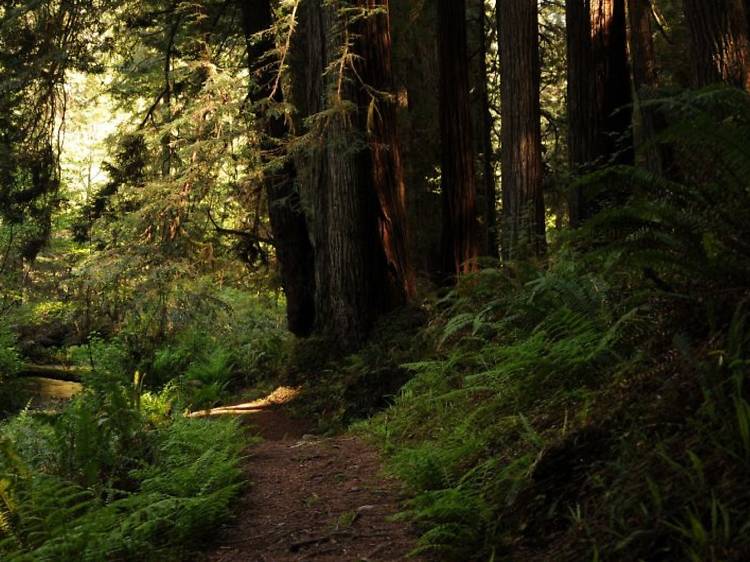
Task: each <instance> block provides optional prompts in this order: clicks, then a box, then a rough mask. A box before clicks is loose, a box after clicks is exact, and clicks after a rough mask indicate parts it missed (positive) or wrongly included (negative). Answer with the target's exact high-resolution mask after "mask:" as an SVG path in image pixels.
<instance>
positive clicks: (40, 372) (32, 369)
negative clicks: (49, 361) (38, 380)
mask: <svg viewBox="0 0 750 562" xmlns="http://www.w3.org/2000/svg"><path fill="white" fill-rule="evenodd" d="M90 372H91V369H87V368H86V367H74V366H70V365H35V364H33V363H25V364H24V365H23V366H22V367H21V370H20V371H19V372H18V376H19V377H44V378H46V379H52V380H56V381H65V382H81V377H82V376H83V375H86V374H88V373H90Z"/></svg>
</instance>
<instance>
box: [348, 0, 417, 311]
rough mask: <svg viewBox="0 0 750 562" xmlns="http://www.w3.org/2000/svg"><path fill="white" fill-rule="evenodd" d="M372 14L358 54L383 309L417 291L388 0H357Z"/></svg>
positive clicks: (361, 103) (400, 302)
mask: <svg viewBox="0 0 750 562" xmlns="http://www.w3.org/2000/svg"><path fill="white" fill-rule="evenodd" d="M359 2H360V5H361V6H362V7H363V8H366V9H368V10H371V14H370V16H369V17H367V18H366V19H365V20H364V22H363V29H362V30H361V33H360V38H361V39H360V41H359V45H358V54H359V55H361V59H359V60H360V63H359V65H360V75H361V76H362V78H363V81H364V84H365V87H363V88H362V89H361V91H360V114H361V115H362V116H363V117H364V118H365V120H364V123H362V127H363V130H365V131H366V133H367V139H368V143H369V147H370V160H371V162H370V167H371V173H372V187H373V189H374V191H375V195H376V196H377V203H378V209H377V222H378V234H379V237H380V244H381V245H382V249H383V254H384V256H385V264H384V265H385V277H386V279H387V281H388V283H387V286H386V294H385V295H384V299H385V303H384V304H385V308H392V307H393V306H396V305H399V304H403V303H404V302H405V301H406V300H407V299H409V298H411V297H412V296H414V292H415V279H414V272H413V270H412V268H411V265H410V260H409V256H408V233H407V216H406V186H405V184H404V168H403V164H402V162H401V143H400V140H399V135H398V130H397V127H396V121H397V118H396V99H395V92H394V86H393V70H392V53H391V48H392V46H391V26H390V11H389V3H388V0H359Z"/></svg>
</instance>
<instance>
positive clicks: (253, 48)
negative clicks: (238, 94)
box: [240, 0, 315, 336]
mask: <svg viewBox="0 0 750 562" xmlns="http://www.w3.org/2000/svg"><path fill="white" fill-rule="evenodd" d="M240 7H241V10H242V22H243V29H244V32H245V39H246V42H247V52H248V65H249V68H250V72H251V75H252V80H251V82H252V83H253V84H254V85H253V86H252V87H251V90H250V98H251V100H252V101H253V102H254V108H255V117H256V120H257V121H258V122H259V123H260V125H261V132H262V134H263V135H264V139H263V142H262V149H263V150H264V153H265V154H266V156H265V157H264V160H265V161H266V162H265V164H266V165H268V164H269V158H268V155H269V153H271V152H273V151H278V150H279V142H280V141H281V140H282V139H283V138H284V137H286V136H287V134H288V131H287V127H286V125H285V123H284V120H283V118H282V117H281V116H279V115H273V114H270V115H269V114H268V113H267V112H266V111H265V110H264V107H265V106H267V105H268V104H278V103H281V102H282V101H283V94H282V92H281V89H279V88H274V86H273V84H274V83H275V76H276V74H275V72H274V65H270V64H269V63H268V61H267V60H265V59H264V57H266V56H267V55H268V53H270V52H273V49H274V47H275V45H274V44H273V41H272V40H271V39H270V37H265V38H263V39H261V40H259V41H256V40H254V36H255V34H257V33H259V32H260V31H263V30H266V29H269V28H270V27H271V25H272V24H273V16H272V10H271V0H244V1H240ZM276 168H277V169H274V170H273V171H270V168H269V171H266V172H265V178H264V183H265V190H266V196H267V199H268V214H269V219H270V222H271V229H272V231H273V237H274V242H275V248H276V259H277V261H278V264H279V273H280V276H281V283H282V286H283V288H284V293H285V295H286V305H287V323H288V326H289V330H290V331H291V332H292V333H294V334H296V335H298V336H307V335H309V334H310V333H311V332H312V329H313V326H314V322H315V305H314V299H313V295H314V289H315V276H314V269H313V263H314V262H313V248H312V245H311V244H310V239H309V235H308V229H307V221H306V220H305V216H304V214H303V212H302V208H301V204H300V197H299V193H298V191H297V190H296V189H295V185H294V180H295V169H294V165H293V163H292V162H291V161H289V160H286V161H284V162H283V164H282V165H281V166H277V167H276Z"/></svg>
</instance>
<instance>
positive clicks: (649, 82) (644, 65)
mask: <svg viewBox="0 0 750 562" xmlns="http://www.w3.org/2000/svg"><path fill="white" fill-rule="evenodd" d="M628 17H629V21H630V59H631V63H632V71H633V93H634V96H633V142H634V145H635V148H636V152H637V154H636V157H637V160H636V161H637V163H638V164H640V165H642V166H644V167H645V168H646V169H648V170H650V171H652V172H654V173H660V172H661V171H662V169H663V159H662V155H661V153H660V149H659V147H658V146H656V145H655V144H654V137H655V135H656V132H657V129H660V128H662V127H663V125H664V119H663V117H662V116H661V115H660V114H659V112H658V111H657V110H656V109H655V108H653V107H648V106H646V105H644V103H646V102H648V100H649V99H651V98H653V97H654V93H655V90H656V87H657V75H656V56H655V52H654V38H653V30H652V26H651V17H652V16H651V0H628Z"/></svg>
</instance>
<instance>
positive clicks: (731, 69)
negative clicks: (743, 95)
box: [684, 0, 750, 91]
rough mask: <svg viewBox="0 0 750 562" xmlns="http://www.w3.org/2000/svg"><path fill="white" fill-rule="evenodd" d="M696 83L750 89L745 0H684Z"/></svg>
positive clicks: (749, 54)
mask: <svg viewBox="0 0 750 562" xmlns="http://www.w3.org/2000/svg"><path fill="white" fill-rule="evenodd" d="M684 8H685V18H686V19H687V23H688V28H689V29H690V37H691V40H692V48H693V59H694V61H695V64H694V77H693V78H694V83H695V86H697V87H699V88H700V87H703V86H707V85H709V84H714V83H717V82H725V83H726V84H731V85H732V86H736V87H738V88H742V89H744V90H746V91H750V41H749V39H748V13H747V1H746V0H711V1H710V2H707V1H706V0H684Z"/></svg>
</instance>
